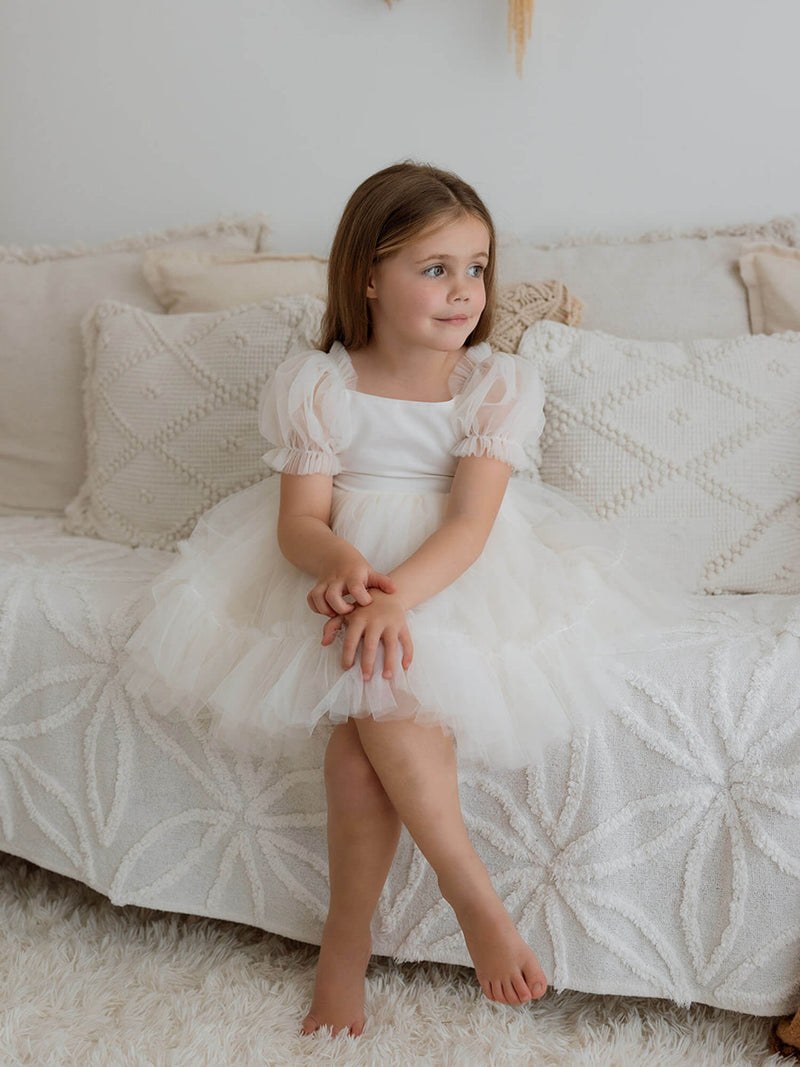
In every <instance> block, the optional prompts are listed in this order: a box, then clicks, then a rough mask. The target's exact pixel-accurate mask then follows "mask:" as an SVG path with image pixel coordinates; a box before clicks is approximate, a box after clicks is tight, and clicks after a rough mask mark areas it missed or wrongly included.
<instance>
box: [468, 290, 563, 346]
mask: <svg viewBox="0 0 800 1067" xmlns="http://www.w3.org/2000/svg"><path fill="white" fill-rule="evenodd" d="M582 315H583V304H582V303H581V301H580V300H578V298H577V297H576V296H573V295H572V293H571V292H570V291H569V289H567V287H566V285H564V283H563V282H559V281H556V280H550V281H546V282H518V283H517V284H516V285H501V286H498V290H497V311H496V314H495V320H494V326H493V327H492V334H491V336H490V338H489V344H490V345H491V346H492V348H493V349H495V351H497V352H516V351H517V345H518V344H519V343H520V341H521V340H522V335H523V334H524V333H525V331H526V330H527V328H528V327H529V326H532V325H533V323H534V322H539V321H540V320H541V319H551V320H552V321H553V322H563V323H565V324H566V325H567V326H579V325H580V323H581V316H582Z"/></svg>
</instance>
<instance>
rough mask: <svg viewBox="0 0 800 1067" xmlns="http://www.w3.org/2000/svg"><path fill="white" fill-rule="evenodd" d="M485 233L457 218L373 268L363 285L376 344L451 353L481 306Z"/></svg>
mask: <svg viewBox="0 0 800 1067" xmlns="http://www.w3.org/2000/svg"><path fill="white" fill-rule="evenodd" d="M489 242H490V238H489V231H488V229H487V228H486V226H485V225H484V223H483V222H481V220H480V219H478V218H475V216H473V215H462V216H459V217H458V218H456V219H453V220H451V221H449V222H445V223H443V224H437V225H436V226H435V227H432V228H431V229H430V230H425V231H423V233H421V234H420V235H419V237H417V238H416V239H415V240H414V241H412V242H410V243H409V244H407V245H405V246H404V247H403V248H401V249H400V250H399V251H398V252H395V253H394V254H392V255H391V256H388V257H387V258H386V259H384V260H382V261H381V262H380V263H378V264H377V265H376V266H375V267H374V268H373V270H372V272H371V274H370V278H369V282H368V284H367V299H368V300H369V301H370V311H371V315H372V329H373V335H374V338H375V340H376V341H377V343H378V344H386V345H390V346H392V347H395V346H405V347H406V348H413V349H417V350H419V349H430V350H431V351H435V352H454V351H456V350H457V349H460V348H462V347H463V345H464V342H465V341H466V339H467V337H469V335H470V334H471V333H472V331H473V330H474V329H475V326H476V325H477V322H478V319H479V318H480V316H481V313H482V311H483V309H484V306H485V305H486V291H485V289H484V284H483V272H484V269H485V267H486V264H487V263H488V262H489V252H490V249H489Z"/></svg>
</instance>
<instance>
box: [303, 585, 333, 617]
mask: <svg viewBox="0 0 800 1067" xmlns="http://www.w3.org/2000/svg"><path fill="white" fill-rule="evenodd" d="M306 600H307V601H308V606H309V607H310V608H311V610H312V611H315V612H316V613H317V615H329V616H330V615H335V614H336V612H335V611H334V610H333V608H331V607H329V606H328V603H327V601H326V600H325V586H324V585H322V584H320V585H315V586H314V588H313V589H312V590H311V592H310V593H309V594H308V596H307V597H306Z"/></svg>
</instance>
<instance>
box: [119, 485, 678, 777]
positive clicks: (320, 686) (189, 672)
mask: <svg viewBox="0 0 800 1067" xmlns="http://www.w3.org/2000/svg"><path fill="white" fill-rule="evenodd" d="M279 489H280V479H279V478H278V477H271V478H267V479H265V480H264V481H263V482H260V483H258V484H257V485H254V486H251V487H250V488H248V489H245V490H242V491H241V492H238V493H235V494H234V495H233V496H230V497H228V498H226V499H225V500H223V501H221V502H220V503H219V504H217V505H216V506H215V507H214V508H212V509H211V510H210V511H208V512H206V514H205V515H203V516H202V517H201V519H200V520H199V522H198V524H197V526H196V528H195V530H194V531H193V533H192V535H191V536H190V537H189V539H188V540H186V541H182V542H181V543H180V544H179V546H178V555H177V557H176V559H175V561H174V563H172V564H170V565H168V567H167V568H166V570H165V571H164V572H163V573H162V574H161V575H160V576H159V577H158V578H157V579H156V581H155V582H154V584H153V585H152V587H151V588H150V590H149V591H148V592H147V595H146V596H145V597H143V599H142V602H141V608H140V611H141V618H140V621H139V625H138V627H137V629H136V630H135V631H134V633H133V635H132V636H131V638H130V640H129V641H128V643H127V645H126V646H125V649H124V651H123V655H122V660H121V665H120V677H121V679H122V681H123V682H124V684H125V685H126V687H127V688H128V690H129V691H130V692H131V693H132V694H133V695H136V696H140V697H141V696H145V697H146V698H147V700H148V701H149V704H150V706H151V708H152V710H153V712H154V713H155V714H158V715H166V716H169V717H173V718H174V717H179V718H187V717H189V718H191V717H195V716H209V717H210V723H211V730H212V734H213V736H214V737H215V738H216V739H217V740H218V741H219V742H220V743H221V744H223V745H226V746H228V747H229V748H232V749H234V750H240V751H242V752H246V753H248V754H250V755H253V754H259V755H263V757H264V758H271V757H279V756H282V755H285V754H291V751H292V749H293V748H294V747H295V746H297V745H302V744H303V743H307V742H308V738H309V737H310V735H311V734H312V732H313V731H315V730H328V731H330V730H331V729H332V728H333V726H334V724H336V723H341V722H345V721H346V720H347V719H348V718H350V717H358V716H374V718H375V719H393V718H395V719H396V718H413V719H416V720H417V721H418V722H420V723H423V724H426V725H430V726H439V727H441V728H442V729H444V730H445V731H446V732H447V733H448V734H449V735H451V736H452V737H453V739H454V742H455V745H456V750H457V755H458V758H459V761H466V762H469V763H479V764H483V765H487V766H490V767H505V768H513V767H522V766H526V765H529V764H532V763H535V762H537V761H539V760H540V759H541V758H542V757H543V756H544V755H545V753H546V751H547V748H548V746H549V745H550V744H553V743H558V742H563V740H564V739H565V738H566V737H567V736H569V734H570V733H571V732H572V731H573V730H574V729H575V728H576V727H577V728H585V727H591V725H592V723H594V722H596V721H597V719H598V717H602V716H605V715H607V714H608V713H609V709H610V708H611V707H612V706H613V705H614V704H615V703H617V702H619V701H624V700H625V699H626V690H627V685H626V682H625V674H626V671H627V669H628V657H629V656H631V655H632V654H642V653H646V652H647V650H648V649H649V648H655V649H657V648H659V647H661V646H662V645H663V643H664V641H665V639H666V636H667V635H668V634H669V632H670V631H671V630H673V629H674V628H675V627H677V626H678V625H679V623H680V622H681V620H682V619H685V617H686V605H687V600H688V594H687V592H685V591H682V588H681V587H682V585H683V584H685V583H682V582H677V583H676V581H675V576H674V574H669V573H666V572H665V571H664V568H663V566H662V563H661V559H660V554H659V553H658V552H654V551H653V550H652V546H648V545H646V544H645V543H644V542H645V538H644V536H642V535H639V536H633V537H632V536H631V531H630V530H629V531H628V532H627V534H626V532H625V531H620V530H618V529H611V528H607V527H605V526H604V524H602V523H600V522H599V521H598V520H596V519H594V518H593V517H592V516H591V515H590V514H589V512H588V508H587V507H585V506H583V505H581V504H580V502H578V501H577V500H576V498H573V497H570V496H568V495H567V494H565V493H562V492H561V491H559V490H556V489H553V488H552V487H549V486H546V485H542V484H541V483H537V482H533V481H528V480H525V479H522V478H512V479H511V481H510V483H509V487H508V490H507V492H506V495H505V498H504V500H503V504H502V506H501V509H500V512H499V514H498V516H497V520H496V522H495V524H494V527H493V529H492V532H491V534H490V536H489V539H488V541H487V543H486V546H485V548H484V550H483V552H482V553H481V556H480V557H479V559H478V560H477V561H476V562H475V563H474V564H473V565H472V566H471V567H469V569H468V570H467V571H465V572H464V573H463V574H462V575H461V576H460V577H459V578H458V579H456V581H454V582H453V583H452V584H451V585H449V586H448V587H447V588H445V589H444V590H442V591H441V592H440V593H437V594H436V595H435V596H432V597H431V598H430V599H428V600H427V601H425V602H423V603H422V604H420V605H419V606H418V607H416V608H414V609H413V610H412V611H409V612H408V625H409V630H410V632H411V636H412V640H413V644H414V654H413V659H412V662H411V664H410V666H409V667H408V669H407V670H403V669H402V667H401V666H400V665H399V663H398V665H397V667H396V670H395V673H394V677H393V678H392V679H390V680H387V679H384V678H383V677H382V661H381V655H380V651H379V657H378V660H377V662H376V665H375V669H374V671H373V674H372V677H371V679H370V680H369V681H366V682H365V681H364V679H363V677H362V673H361V667H360V659H359V658H358V657H357V658H356V661H355V663H354V665H353V666H352V667H351V668H350V669H348V670H344V669H343V668H342V665H341V658H342V640H343V636H344V630H341V631H340V632H339V634H338V635H337V638H336V640H335V641H334V642H333V644H331V645H329V646H327V647H323V646H322V644H321V638H322V627H323V625H324V623H325V621H326V620H325V617H323V616H321V615H318V614H314V613H313V612H312V611H311V610H310V609H309V607H308V604H307V602H306V595H307V593H308V591H309V589H310V588H311V586H312V585H313V584H314V583H315V579H314V577H312V576H310V575H308V574H306V573H304V572H302V571H300V570H299V569H297V568H296V567H295V566H293V565H292V564H291V563H289V562H288V561H287V560H286V559H285V558H284V556H283V555H282V554H281V552H280V550H279V548H278V544H277V536H276V527H277V516H278V501H279ZM446 506H447V495H446V494H444V493H441V492H414V493H409V492H372V491H353V490H344V489H338V488H334V491H333V510H332V518H331V526H332V528H333V530H334V532H335V533H336V534H338V535H339V536H340V537H342V538H344V539H345V540H347V541H349V542H350V543H351V544H353V545H355V546H356V547H357V548H358V549H359V551H360V552H361V553H362V554H363V555H364V556H365V557H366V559H367V560H368V561H369V562H370V564H371V565H372V566H373V567H374V568H375V569H377V570H379V571H383V572H388V571H390V570H391V569H392V568H393V567H395V566H397V565H398V564H399V563H400V562H402V561H403V560H404V559H406V558H407V557H408V556H409V555H410V554H411V553H412V552H413V551H414V550H415V549H416V548H417V547H418V546H419V545H420V544H421V543H422V542H423V541H424V540H425V539H426V538H427V537H428V536H429V535H430V534H431V533H432V532H433V531H434V530H435V529H437V527H438V526H439V525H440V524H441V522H442V519H443V517H444V512H445V508H446Z"/></svg>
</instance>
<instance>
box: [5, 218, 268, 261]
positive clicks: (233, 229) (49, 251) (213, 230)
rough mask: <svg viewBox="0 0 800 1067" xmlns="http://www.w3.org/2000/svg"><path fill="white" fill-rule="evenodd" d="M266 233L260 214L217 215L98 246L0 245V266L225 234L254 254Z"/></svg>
mask: <svg viewBox="0 0 800 1067" xmlns="http://www.w3.org/2000/svg"><path fill="white" fill-rule="evenodd" d="M269 232H270V227H269V222H268V218H267V215H266V214H264V212H256V214H254V215H250V216H247V217H245V216H240V215H220V216H219V217H218V218H217V219H215V220H214V222H210V223H204V224H201V225H198V226H183V227H176V228H172V229H168V230H160V231H155V230H151V231H148V232H146V233H142V234H135V235H133V236H131V237H120V238H119V239H117V240H114V241H108V242H107V243H106V244H101V245H87V244H85V243H82V242H79V243H78V244H74V245H70V246H68V247H64V248H57V247H54V246H51V245H34V246H33V247H31V248H23V247H22V246H20V245H0V263H26V264H33V263H43V262H46V261H47V260H54V259H69V258H76V257H78V256H93V255H98V254H102V253H104V252H136V251H138V250H139V249H145V248H152V247H154V246H155V245H160V244H164V243H166V242H168V241H182V240H185V239H187V238H191V237H224V236H226V235H227V234H241V235H243V236H245V237H249V238H252V240H253V244H254V250H255V251H256V252H262V251H264V248H265V246H266V243H267V237H268V235H269Z"/></svg>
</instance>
